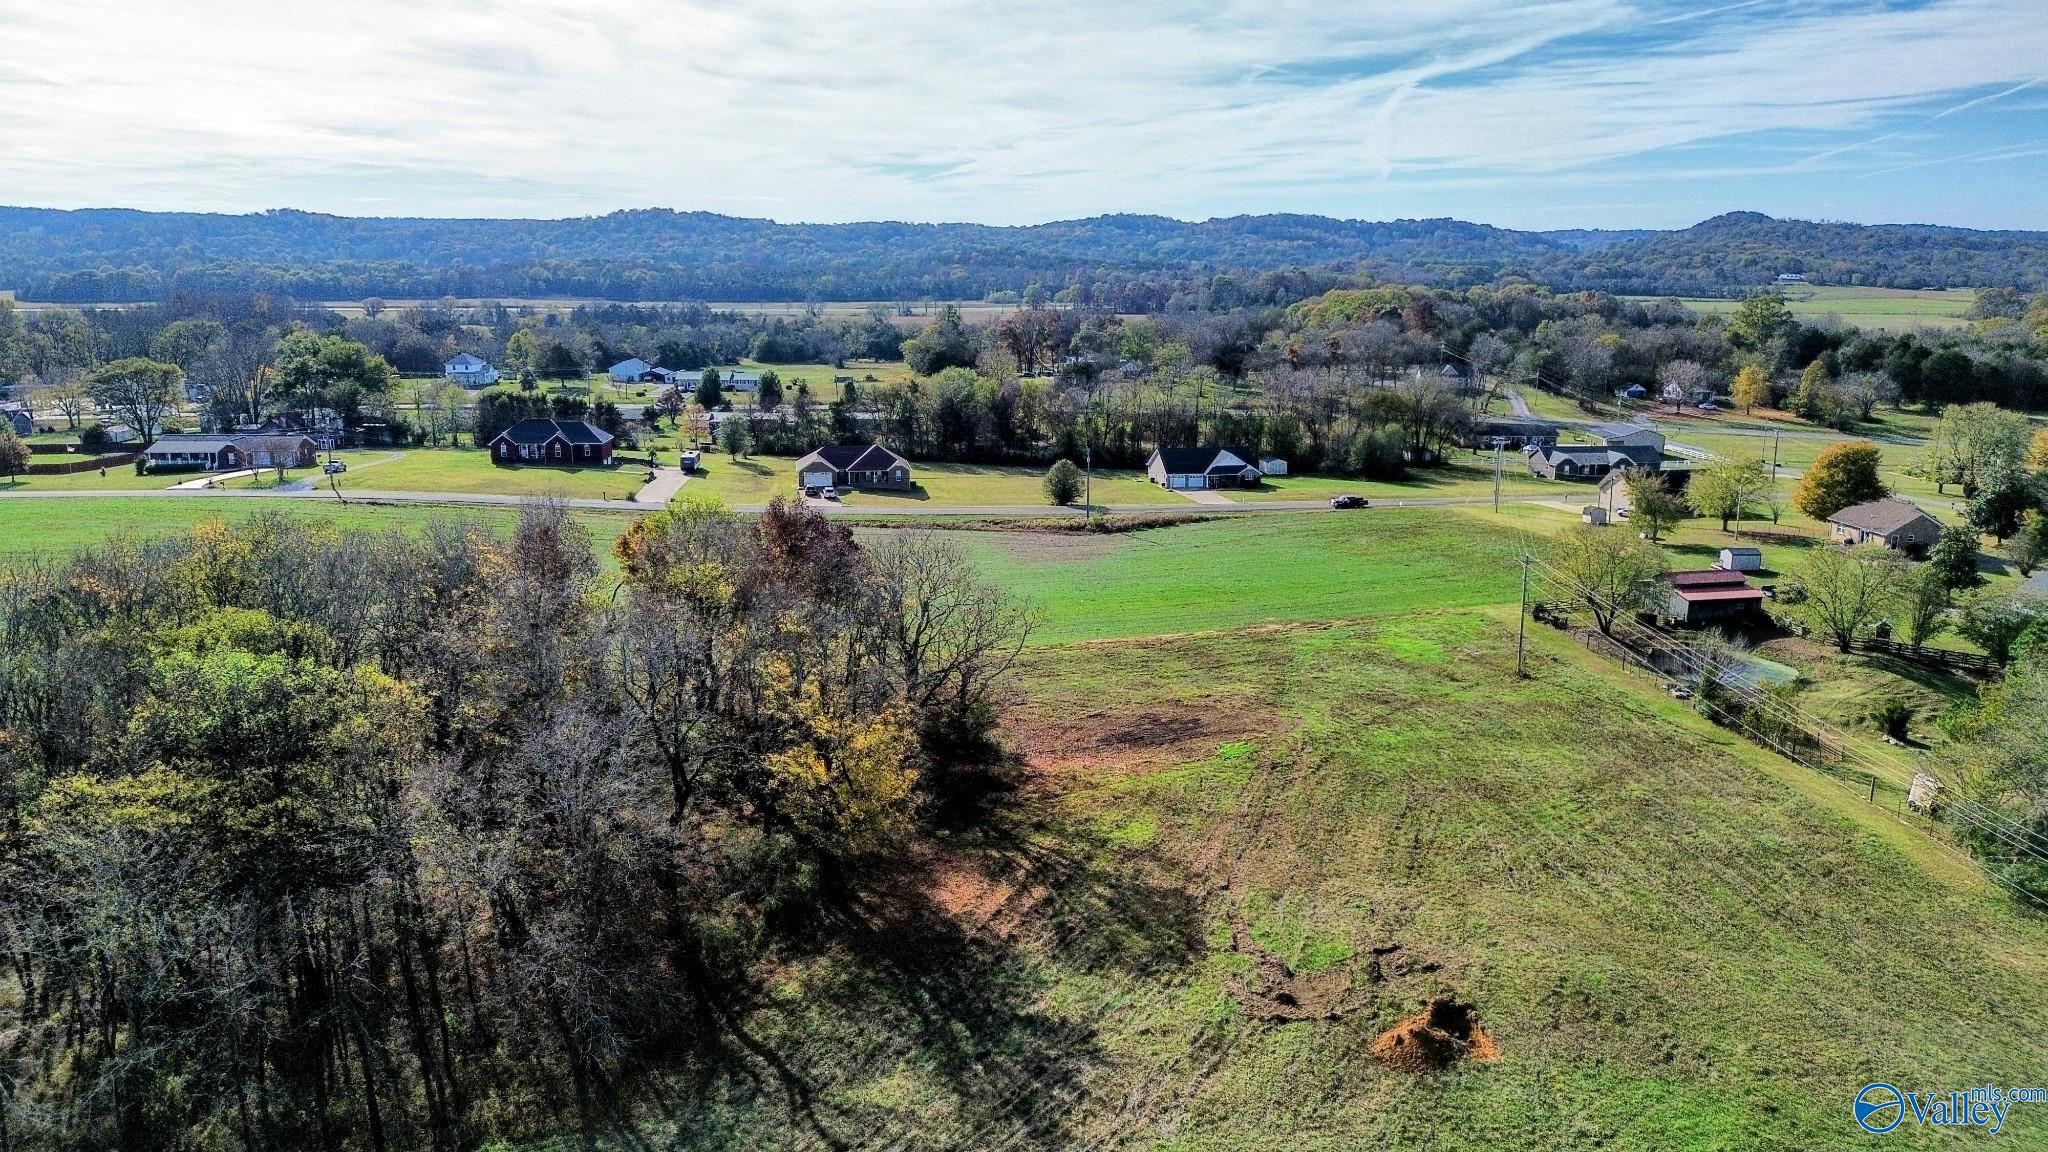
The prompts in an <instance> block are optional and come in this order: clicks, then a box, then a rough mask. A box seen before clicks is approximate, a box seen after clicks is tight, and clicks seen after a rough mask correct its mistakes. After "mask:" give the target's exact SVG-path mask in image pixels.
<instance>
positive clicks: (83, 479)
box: [0, 464, 204, 492]
mask: <svg viewBox="0 0 2048 1152" xmlns="http://www.w3.org/2000/svg"><path fill="white" fill-rule="evenodd" d="M106 471H107V474H106V475H105V476H102V475H100V474H99V473H98V472H73V473H71V474H70V475H67V476H29V475H21V476H15V477H13V478H12V479H11V480H10V479H0V492H101V491H112V492H121V491H128V492H132V491H136V490H138V489H149V488H169V487H170V486H171V485H173V484H176V483H178V482H179V481H181V480H191V479H193V478H194V477H197V476H202V475H204V473H201V472H169V473H159V474H157V475H152V476H137V475H136V474H135V465H133V464H121V465H115V466H109V467H108V468H107V470H106Z"/></svg>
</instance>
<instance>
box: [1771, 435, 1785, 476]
mask: <svg viewBox="0 0 2048 1152" xmlns="http://www.w3.org/2000/svg"><path fill="white" fill-rule="evenodd" d="M1783 436H1784V433H1783V432H1776V431H1774V432H1772V433H1771V486H1772V487H1776V486H1777V484H1778V440H1779V439H1780V438H1781V437H1783Z"/></svg>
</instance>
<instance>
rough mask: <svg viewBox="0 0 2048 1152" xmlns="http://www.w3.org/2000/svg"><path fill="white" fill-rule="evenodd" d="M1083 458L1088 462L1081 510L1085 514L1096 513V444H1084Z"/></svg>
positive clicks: (1082, 485)
mask: <svg viewBox="0 0 2048 1152" xmlns="http://www.w3.org/2000/svg"><path fill="white" fill-rule="evenodd" d="M1081 458H1082V459H1083V460H1086V461H1087V462H1088V465H1087V471H1086V472H1085V473H1084V474H1083V479H1082V481H1081V511H1082V513H1083V514H1084V515H1088V516H1093V515H1095V445H1093V444H1088V445H1084V446H1083V447H1082V449H1081Z"/></svg>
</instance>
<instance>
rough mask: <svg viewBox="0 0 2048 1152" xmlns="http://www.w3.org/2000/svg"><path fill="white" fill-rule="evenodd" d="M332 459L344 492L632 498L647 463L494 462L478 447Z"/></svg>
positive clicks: (347, 455) (373, 451) (380, 451)
mask: <svg viewBox="0 0 2048 1152" xmlns="http://www.w3.org/2000/svg"><path fill="white" fill-rule="evenodd" d="M335 458H336V459H338V460H342V461H344V462H346V463H347V464H348V471H347V472H345V473H343V474H342V475H341V476H340V477H339V478H338V480H339V487H340V488H341V491H342V492H344V493H347V492H351V491H357V492H493V493H499V494H501V495H507V496H550V495H559V496H567V497H572V498H578V499H591V500H598V499H607V500H630V499H632V497H633V493H635V492H638V491H639V490H640V488H641V486H642V484H643V477H644V476H645V475H646V469H645V468H641V467H637V466H634V465H613V466H610V467H589V468H555V467H549V466H545V465H533V466H528V465H516V464H515V465H503V464H497V463H493V462H492V460H491V454H490V453H489V452H487V451H485V450H484V449H481V448H407V449H402V450H401V449H366V450H363V451H356V452H337V453H335ZM323 483H324V481H323Z"/></svg>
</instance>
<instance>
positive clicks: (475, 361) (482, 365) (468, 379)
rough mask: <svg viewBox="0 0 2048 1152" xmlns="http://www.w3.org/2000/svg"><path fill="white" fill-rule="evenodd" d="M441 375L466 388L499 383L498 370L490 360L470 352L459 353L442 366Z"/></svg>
mask: <svg viewBox="0 0 2048 1152" xmlns="http://www.w3.org/2000/svg"><path fill="white" fill-rule="evenodd" d="M441 375H442V376H444V377H446V378H447V379H448V380H449V381H451V382H453V383H456V384H460V385H462V386H463V387H464V388H483V387H486V386H488V385H491V384H496V383H497V382H498V370H497V369H496V368H493V367H491V364H490V362H489V361H488V360H485V359H484V358H483V357H481V356H474V355H471V354H470V353H468V352H463V353H459V354H457V355H456V356H455V358H454V359H452V360H450V361H448V362H447V363H446V364H443V365H441Z"/></svg>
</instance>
